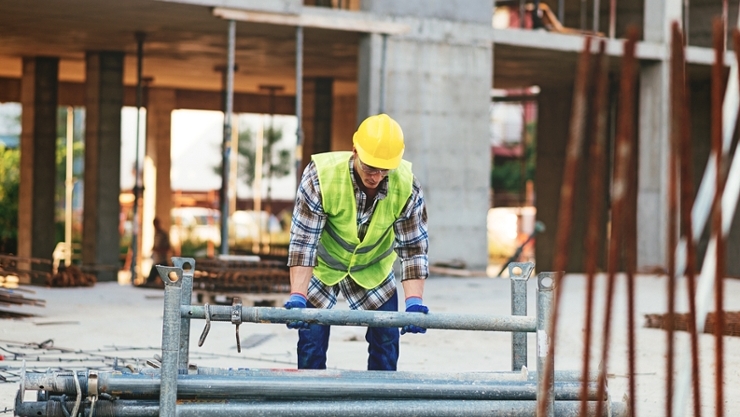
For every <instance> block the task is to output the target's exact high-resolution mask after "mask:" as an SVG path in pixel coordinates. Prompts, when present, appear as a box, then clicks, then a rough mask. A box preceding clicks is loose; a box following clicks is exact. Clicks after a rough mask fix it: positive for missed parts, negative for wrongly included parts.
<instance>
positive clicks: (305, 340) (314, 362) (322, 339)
mask: <svg viewBox="0 0 740 417" xmlns="http://www.w3.org/2000/svg"><path fill="white" fill-rule="evenodd" d="M306 307H307V308H315V307H314V306H313V305H312V304H311V303H310V302H308V303H306ZM327 349H329V326H322V325H319V324H309V325H308V328H307V329H300V330H298V369H326V351H327Z"/></svg>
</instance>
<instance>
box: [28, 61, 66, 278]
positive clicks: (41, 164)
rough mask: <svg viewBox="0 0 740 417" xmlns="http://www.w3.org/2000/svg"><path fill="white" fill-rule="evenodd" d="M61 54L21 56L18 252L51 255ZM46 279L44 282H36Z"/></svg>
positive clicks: (40, 255) (35, 256) (41, 256)
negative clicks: (48, 56) (57, 56)
mask: <svg viewBox="0 0 740 417" xmlns="http://www.w3.org/2000/svg"><path fill="white" fill-rule="evenodd" d="M58 74H59V58H40V57H39V58H23V78H22V80H21V105H22V109H23V111H22V114H21V127H22V129H21V146H20V147H21V179H20V181H21V182H20V196H19V202H18V255H19V256H22V257H33V258H44V259H49V260H50V259H51V257H52V252H54V246H55V244H56V241H55V236H54V186H55V185H56V139H57V131H56V128H57V123H56V122H57V102H58V100H57V97H58V81H57V78H58ZM33 283H34V284H44V282H33Z"/></svg>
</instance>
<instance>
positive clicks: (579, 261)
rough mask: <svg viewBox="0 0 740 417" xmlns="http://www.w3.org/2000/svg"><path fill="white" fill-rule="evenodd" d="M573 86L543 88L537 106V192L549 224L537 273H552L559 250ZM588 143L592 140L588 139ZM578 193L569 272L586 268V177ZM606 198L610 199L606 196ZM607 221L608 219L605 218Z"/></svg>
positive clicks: (540, 238) (538, 245)
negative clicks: (562, 188)
mask: <svg viewBox="0 0 740 417" xmlns="http://www.w3.org/2000/svg"><path fill="white" fill-rule="evenodd" d="M572 102H573V85H572V84H566V85H558V86H542V87H541V90H540V94H539V98H538V103H537V169H536V171H535V189H536V190H537V199H536V203H535V206H536V209H537V220H539V221H541V222H543V223H544V224H545V227H546V229H545V232H544V233H541V234H538V235H537V239H536V240H535V261H536V264H537V270H539V271H551V270H552V269H553V267H554V265H553V260H554V256H555V253H556V252H557V250H559V248H557V247H556V245H555V242H556V236H557V233H558V227H559V224H558V220H559V215H560V189H561V185H562V182H563V174H564V172H565V156H566V147H567V144H568V135H569V125H570V117H571V107H572ZM586 142H588V140H586ZM587 152H588V145H586V146H584V149H583V150H582V153H581V155H582V159H581V165H580V168H579V172H591V170H592V169H593V167H589V166H588V158H587ZM578 180H579V182H578V183H577V184H576V189H575V192H574V197H575V201H574V204H573V221H572V222H573V223H572V225H573V228H572V229H571V237H570V240H571V245H570V247H569V249H568V251H569V252H568V265H567V270H568V271H569V272H581V271H583V266H584V261H585V260H584V258H583V255H584V252H585V249H584V242H585V235H586V227H585V226H586V220H585V219H587V216H588V193H587V192H586V187H587V186H588V184H587V183H586V181H585V176H583V175H580V176H578ZM605 198H606V197H605ZM602 218H603V219H605V218H606V217H605V216H604V217H602Z"/></svg>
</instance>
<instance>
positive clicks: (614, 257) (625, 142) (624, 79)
mask: <svg viewBox="0 0 740 417" xmlns="http://www.w3.org/2000/svg"><path fill="white" fill-rule="evenodd" d="M636 43H637V30H636V29H635V27H630V28H629V29H628V30H627V41H626V42H625V43H624V55H623V59H622V74H621V80H620V92H619V100H620V103H619V112H618V114H617V132H616V136H617V138H616V140H617V143H616V148H615V156H614V158H615V163H614V165H615V167H614V180H613V186H612V190H613V196H612V226H611V234H610V236H609V250H608V259H607V270H608V274H607V275H608V278H607V290H606V305H605V313H604V326H603V328H604V333H603V336H602V346H601V358H600V363H601V364H602V366H601V375H600V376H599V384H600V385H599V390H600V391H601V390H605V389H606V388H605V386H601V384H606V372H607V364H608V362H609V346H610V338H611V318H612V310H613V302H614V286H615V281H616V272H617V269H618V267H619V260H620V258H621V257H620V254H621V249H622V243H623V227H624V223H625V200H626V199H627V198H628V188H629V186H628V184H627V183H628V182H629V169H630V159H631V157H632V146H633V145H632V132H633V130H632V129H633V120H634V119H633V117H634V113H633V112H634V97H635V96H634V94H635V84H636V71H635V67H636V65H637V64H636V60H635V44H636ZM601 407H602V405H601V404H597V415H598V414H600V413H601Z"/></svg>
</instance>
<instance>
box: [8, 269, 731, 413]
mask: <svg viewBox="0 0 740 417" xmlns="http://www.w3.org/2000/svg"><path fill="white" fill-rule="evenodd" d="M603 284H604V277H600V278H599V286H598V292H597V300H596V305H597V306H598V310H599V311H600V312H601V311H603V305H604V303H603V299H604V297H603V289H604V285H603ZM564 285H565V286H564V289H563V290H564V292H563V293H564V299H563V303H562V310H561V315H560V320H559V327H558V338H557V344H556V349H557V352H556V365H555V366H556V369H558V370H578V369H580V367H581V363H582V352H583V342H582V339H583V336H582V334H583V317H584V307H583V306H584V302H583V300H584V293H585V279H584V277H583V276H580V275H569V276H567V277H566V281H565V284H564ZM679 286H680V287H681V288H683V282H681V283H680V284H679ZM665 288H666V284H665V279H664V278H660V277H656V276H648V275H646V276H639V277H638V280H637V291H636V294H637V297H636V305H637V314H636V323H637V326H638V330H637V361H638V363H637V367H638V376H637V384H638V396H637V399H636V402H637V410H636V411H637V413H636V414H637V415H641V416H660V415H663V414H664V410H665V405H664V398H665V393H664V384H665V344H666V336H665V332H664V331H663V330H659V329H651V328H646V327H644V323H645V319H644V315H645V314H651V313H662V312H665V305H666V302H665V299H664V298H665V297H664V292H665ZM33 289H34V290H35V291H36V294H35V295H33V296H34V297H37V298H43V299H45V300H46V301H47V304H46V307H45V308H39V307H23V308H17V309H15V310H16V311H24V312H29V313H33V314H37V316H36V317H31V318H26V319H12V320H11V319H3V320H0V347H5V348H7V347H8V346H9V345H11V344H12V343H11V342H20V343H41V342H43V341H46V340H49V339H52V340H53V344H54V346H56V347H63V348H68V349H72V350H81V351H82V352H80V353H78V354H67V355H66V356H65V357H74V356H75V355H76V356H77V357H78V358H89V356H90V353H94V352H95V351H96V350H98V349H100V350H101V351H105V352H106V354H108V355H115V356H119V357H121V358H138V359H139V360H140V361H142V362H143V360H145V359H148V358H151V357H153V355H154V354H155V353H156V352H157V350H156V348H157V347H158V346H160V343H161V328H162V311H163V304H162V302H163V298H162V292H161V290H156V289H142V288H133V287H131V286H128V285H119V284H117V283H101V284H97V285H95V286H94V287H91V288H57V289H50V288H33ZM617 290H618V294H617V297H616V299H615V306H616V307H615V308H616V310H615V313H614V314H615V317H614V325H613V331H612V343H611V350H610V352H611V354H610V361H609V367H608V373H609V381H608V383H609V389H610V393H611V396H612V399H614V400H621V399H622V398H623V396H624V393H625V391H626V387H627V379H626V377H625V375H626V373H627V372H626V369H627V366H626V365H627V361H626V355H625V352H626V339H627V338H626V336H627V334H626V313H625V311H626V307H625V306H626V301H625V293H624V291H625V285H624V282H623V281H620V282H619V284H618V285H617ZM534 294H535V280H534V279H530V281H529V306H528V310H529V312H530V314H532V315H533V314H534V313H535V296H534ZM680 296H681V297H682V299H683V298H684V297H685V296H684V295H683V292H682V293H681V295H680ZM424 299H425V303H426V304H427V305H429V307H430V309H431V311H432V312H450V313H475V314H493V315H506V314H509V313H510V281H509V280H508V279H500V278H499V279H494V278H453V277H432V278H430V279H429V281H428V283H427V287H426V294H425V297H424ZM684 306H685V302H683V303H679V308H680V309H683V310H684V311H685V307H684ZM341 308H346V307H345V306H344V305H342V307H341ZM725 308H726V309H727V310H734V311H738V310H740V280H732V279H729V280H727V281H726V298H725ZM601 317H602V314H599V317H598V318H597V323H599V325H598V327H599V328H601V327H602V323H603V319H602V318H601ZM202 329H203V322H202V321H194V322H193V324H192V330H191V362H194V363H196V364H198V365H201V366H219V367H233V368H244V367H251V368H294V367H295V350H296V349H295V342H296V340H297V335H296V334H295V332H294V331H292V330H289V329H287V328H286V327H285V326H284V325H279V324H243V325H242V326H241V331H240V333H241V338H242V341H243V342H242V345H243V349H242V353H240V354H239V353H237V352H236V342H235V336H234V331H233V326H232V325H231V324H227V323H214V325H213V326H212V328H211V331H210V334H209V336H208V338H207V340H206V341H205V343H204V345H203V347H198V346H197V340H198V336H199V335H200V332H201V330H202ZM687 340H688V338H687V335H686V334H684V333H681V334H679V335H678V337H677V341H678V347H679V350H680V352H679V355H678V356H679V357H678V358H677V361H678V363H679V364H681V363H683V362H682V358H683V354H684V353H685V352H686V351H687V346H688V345H687ZM534 343H535V341H534V335H530V337H529V359H528V362H529V367H530V368H531V369H534V368H535V364H536V360H535V352H534ZM724 343H725V359H724V369H725V371H724V381H725V385H724V386H725V401H726V403H725V405H724V407H725V415H726V416H738V415H740V398H738V396H737V387H738V386H740V372H738V369H740V355H738V354H737V352H738V351H740V338H737V337H725V338H724ZM700 344H701V352H702V385H701V386H702V406H703V414H704V415H714V404H713V403H714V384H713V381H714V376H713V375H714V340H713V337H712V336H711V335H701V336H700ZM250 345H253V346H252V347H250ZM600 346H601V345H600V343H599V344H598V345H594V347H592V352H593V354H592V356H595V354H596V353H597V352H599V351H600ZM113 347H115V348H116V349H119V351H118V352H111V350H112V349H113ZM100 354H102V353H100ZM47 356H50V357H51V358H52V359H53V358H54V357H56V356H59V357H61V356H62V354H61V353H55V352H49V353H48V355H47ZM12 359H13V358H12V357H10V356H8V355H7V352H6V356H5V360H4V361H0V375H5V376H6V377H7V376H9V375H12V371H13V370H14V369H15V370H17V369H18V368H19V367H20V365H21V362H20V361H16V360H12ZM82 363H90V362H85V361H83V362H82ZM140 363H141V362H140ZM365 363H366V343H365V341H364V329H362V328H355V327H334V328H332V335H331V342H330V350H329V366H330V367H332V368H338V369H358V370H361V369H364V367H365ZM41 365H42V366H60V365H59V364H54V365H48V364H40V365H39V364H35V363H32V362H29V363H28V366H29V367H38V366H41ZM62 365H65V364H64V363H63V364H62ZM67 365H70V366H71V365H75V366H79V364H70V363H67ZM592 366H593V367H596V366H597V361H596V360H593V364H592ZM510 367H511V336H510V335H509V334H508V333H486V332H473V331H453V330H431V331H429V332H428V333H427V334H426V335H404V336H402V338H401V358H400V361H399V369H400V370H410V371H447V372H458V371H459V372H468V371H481V370H510ZM678 367H679V368H680V366H678ZM7 371H11V373H5V372H7ZM17 390H18V384H17V383H0V414H1V412H2V411H3V410H4V409H6V407H7V408H12V406H13V398H14V396H15V394H16V392H17ZM33 398H35V397H33V396H30V397H29V394H28V393H27V396H26V400H27V401H32V400H33ZM689 404H690V403H689V402H688V401H687V406H688V405H689ZM6 412H7V410H6ZM688 414H690V413H687V415H688Z"/></svg>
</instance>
